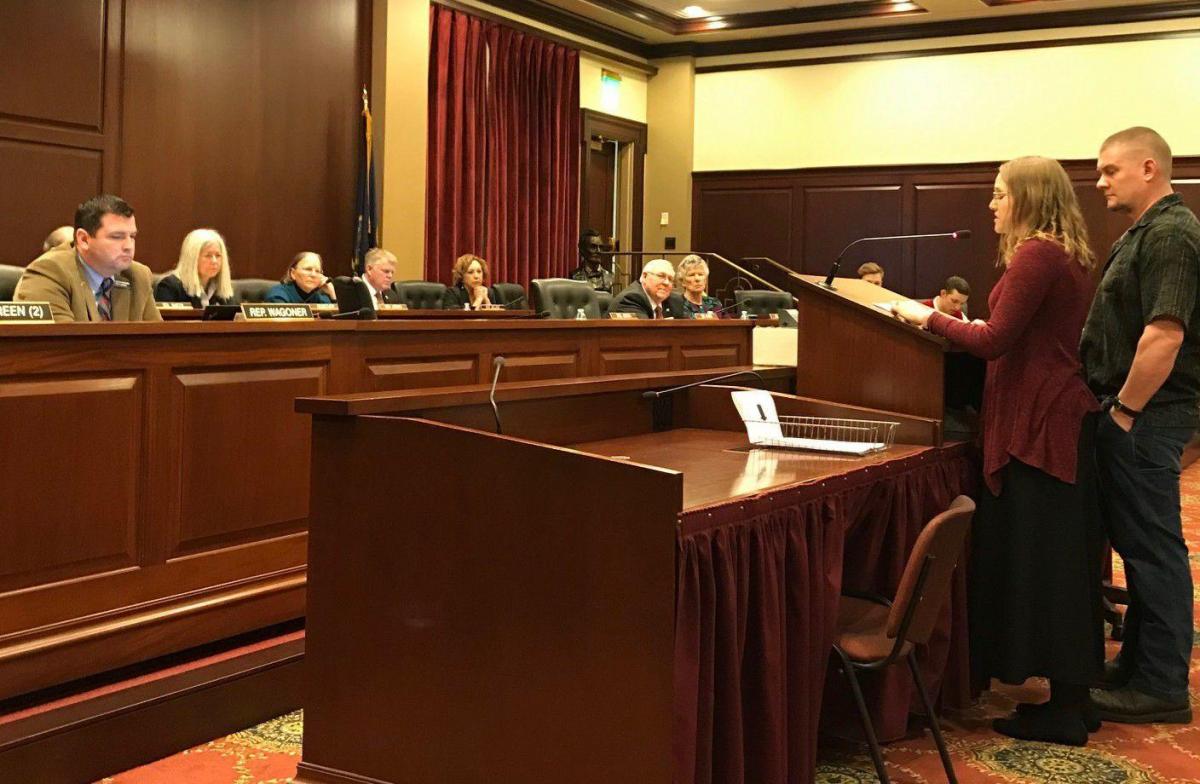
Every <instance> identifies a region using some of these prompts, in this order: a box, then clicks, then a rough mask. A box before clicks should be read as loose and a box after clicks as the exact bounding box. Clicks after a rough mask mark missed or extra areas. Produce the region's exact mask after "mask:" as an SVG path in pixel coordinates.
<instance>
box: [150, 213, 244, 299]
mask: <svg viewBox="0 0 1200 784" xmlns="http://www.w3.org/2000/svg"><path fill="white" fill-rule="evenodd" d="M232 298H233V283H232V282H231V281H230V277H229V253H228V251H226V250H225V238H224V237H222V236H221V235H220V234H218V233H217V232H215V231H213V230H212V229H196V230H195V231H191V232H188V235H187V236H186V237H184V238H183V245H182V246H181V247H180V249H179V262H178V263H177V264H176V265H175V270H174V271H173V272H172V273H171V274H169V275H166V276H164V277H163V279H162V280H160V281H159V282H158V285H157V286H155V287H154V299H155V300H156V301H158V302H188V303H191V305H192V307H194V308H204V307H208V306H209V305H225V304H227V303H228V302H229V301H230V300H231V299H232Z"/></svg>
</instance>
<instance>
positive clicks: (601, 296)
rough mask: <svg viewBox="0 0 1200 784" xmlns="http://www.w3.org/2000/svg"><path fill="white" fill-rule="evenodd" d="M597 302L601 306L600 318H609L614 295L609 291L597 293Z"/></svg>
mask: <svg viewBox="0 0 1200 784" xmlns="http://www.w3.org/2000/svg"><path fill="white" fill-rule="evenodd" d="M596 301H597V302H598V303H599V304H600V318H608V311H609V309H610V308H612V294H609V293H608V292H607V291H597V292H596Z"/></svg>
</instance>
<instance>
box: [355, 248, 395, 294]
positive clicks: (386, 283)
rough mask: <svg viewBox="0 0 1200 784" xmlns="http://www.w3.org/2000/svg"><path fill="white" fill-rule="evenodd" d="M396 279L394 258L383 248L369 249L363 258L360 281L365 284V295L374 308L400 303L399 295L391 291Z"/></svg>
mask: <svg viewBox="0 0 1200 784" xmlns="http://www.w3.org/2000/svg"><path fill="white" fill-rule="evenodd" d="M395 277H396V256H395V255H394V254H393V253H392V252H391V251H387V250H384V249H383V248H371V249H370V250H369V251H367V253H366V255H365V256H364V257H363V275H362V281H363V283H366V284H367V293H368V294H370V295H371V302H372V303H374V305H375V306H376V307H378V306H379V305H391V304H394V303H398V302H399V301H400V295H399V294H397V293H396V292H395V291H394V290H393V289H392V280H393V279H395Z"/></svg>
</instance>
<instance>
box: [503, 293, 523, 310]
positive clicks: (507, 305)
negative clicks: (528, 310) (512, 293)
mask: <svg viewBox="0 0 1200 784" xmlns="http://www.w3.org/2000/svg"><path fill="white" fill-rule="evenodd" d="M524 301H525V295H524V294H522V295H521V296H519V297H517V298H516V299H514V300H511V301H509V302H505V303H504V309H505V310H520V308H518V307H517V303H518V302H524Z"/></svg>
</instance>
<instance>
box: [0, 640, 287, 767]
mask: <svg viewBox="0 0 1200 784" xmlns="http://www.w3.org/2000/svg"><path fill="white" fill-rule="evenodd" d="M303 663H304V640H303V639H302V638H301V639H293V640H288V641H286V642H281V643H280V644H278V645H272V646H270V647H267V648H263V649H260V650H255V651H253V652H251V653H247V654H246V655H244V656H237V657H234V658H230V659H225V660H223V661H219V662H215V663H212V664H208V665H204V666H197V667H196V668H193V669H188V670H186V671H183V672H179V673H177V674H173V675H170V676H167V677H163V678H161V679H158V680H154V681H151V682H149V683H140V684H138V685H135V686H131V687H130V688H128V689H121V690H117V691H114V692H109V693H106V694H103V695H102V696H99V697H96V698H95V699H89V700H86V701H81V702H73V703H70V704H67V705H65V706H63V707H61V708H55V709H53V710H48V711H45V712H41V713H37V714H35V715H32V716H29V717H28V718H22V719H17V720H14V721H10V722H7V723H5V724H2V725H0V784H29V782H37V781H53V782H56V783H57V782H62V783H63V784H67V782H81V783H85V784H86V782H93V781H96V780H98V779H101V778H103V777H105V776H110V775H113V774H115V773H120V772H122V771H125V770H128V769H130V768H135V767H137V766H139V765H144V764H146V763H148V762H153V761H155V760H158V759H162V758H163V757H167V756H170V755H172V754H176V753H178V752H180V751H183V750H185V749H188V748H191V747H192V746H195V745H198V744H200V743H204V742H206V741H209V740H213V739H215V738H219V737H222V736H224V735H228V734H230V733H232V732H237V731H239V730H243V729H245V728H247V727H251V726H253V725H255V724H259V723H261V722H263V721H265V720H267V719H270V718H273V717H275V716H279V715H281V714H284V713H288V712H290V711H293V710H296V709H297V708H299V707H301V693H302V691H301V690H302V670H303Z"/></svg>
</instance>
